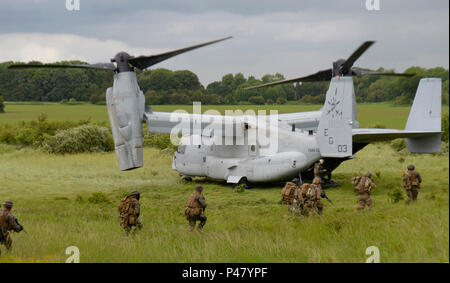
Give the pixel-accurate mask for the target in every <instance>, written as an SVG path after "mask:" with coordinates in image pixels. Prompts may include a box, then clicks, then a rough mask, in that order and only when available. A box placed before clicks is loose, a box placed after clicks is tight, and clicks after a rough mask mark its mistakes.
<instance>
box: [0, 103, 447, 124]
mask: <svg viewBox="0 0 450 283" xmlns="http://www.w3.org/2000/svg"><path fill="white" fill-rule="evenodd" d="M321 107H322V105H231V106H230V105H204V106H202V111H203V112H204V111H206V110H209V109H215V110H217V111H219V112H221V113H222V114H224V113H225V110H235V109H241V110H242V111H246V110H247V109H253V110H255V111H257V110H270V109H276V110H278V111H279V113H280V114H282V113H292V112H302V111H315V110H319V109H320V108H321ZM177 109H183V110H186V111H189V112H192V106H189V105H156V106H153V110H154V111H162V112H172V111H174V110H177ZM409 109H410V106H393V105H391V104H388V103H368V104H364V103H361V104H358V121H359V122H360V124H361V127H372V126H375V125H376V124H378V125H382V126H385V127H391V128H396V129H402V128H403V127H404V126H405V124H406V120H407V118H408V114H409ZM5 110H6V113H3V114H0V123H15V122H17V121H21V120H33V119H36V117H37V116H38V115H39V114H41V113H45V114H47V116H48V118H49V120H82V119H88V118H90V119H91V120H92V121H94V122H101V121H107V120H108V113H107V110H106V106H104V105H92V104H82V105H63V104H59V103H25V102H22V103H14V102H7V103H6V108H5ZM442 110H443V113H448V111H449V107H448V106H444V107H443V108H442Z"/></svg>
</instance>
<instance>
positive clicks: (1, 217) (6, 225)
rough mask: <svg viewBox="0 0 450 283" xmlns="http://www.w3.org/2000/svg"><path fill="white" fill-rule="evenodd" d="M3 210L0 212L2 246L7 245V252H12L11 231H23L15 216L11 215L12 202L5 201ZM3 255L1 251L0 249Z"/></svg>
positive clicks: (0, 242) (0, 241)
mask: <svg viewBox="0 0 450 283" xmlns="http://www.w3.org/2000/svg"><path fill="white" fill-rule="evenodd" d="M3 207H4V208H3V209H2V210H0V245H5V247H6V250H7V251H9V250H11V245H12V239H11V235H10V233H9V231H14V232H20V231H22V230H23V227H22V225H20V224H19V222H18V221H17V219H16V218H15V217H14V215H12V214H11V209H12V207H13V203H12V201H9V200H7V201H5V202H4V203H3ZM0 254H1V249H0Z"/></svg>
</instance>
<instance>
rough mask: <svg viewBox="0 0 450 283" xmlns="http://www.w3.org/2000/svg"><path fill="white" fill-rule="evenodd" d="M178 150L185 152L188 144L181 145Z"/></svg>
mask: <svg viewBox="0 0 450 283" xmlns="http://www.w3.org/2000/svg"><path fill="white" fill-rule="evenodd" d="M177 151H178V153H181V154H184V153H185V152H186V145H179V146H178V150H177Z"/></svg>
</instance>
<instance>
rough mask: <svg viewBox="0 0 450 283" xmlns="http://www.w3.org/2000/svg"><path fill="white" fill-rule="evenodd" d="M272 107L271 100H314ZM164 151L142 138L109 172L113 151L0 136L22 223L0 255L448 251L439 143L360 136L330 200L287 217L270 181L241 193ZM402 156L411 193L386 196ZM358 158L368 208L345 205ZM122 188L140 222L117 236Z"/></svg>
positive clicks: (9, 189)
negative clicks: (185, 174) (129, 159)
mask: <svg viewBox="0 0 450 283" xmlns="http://www.w3.org/2000/svg"><path fill="white" fill-rule="evenodd" d="M183 107H186V106H183ZM277 107H279V108H280V112H289V111H303V110H314V109H319V106H307V108H305V106H292V105H286V106H281V107H280V106H277ZM314 107H315V108H314ZM364 107H367V109H365V110H363V111H361V109H364ZM69 108H70V109H69ZM174 108H175V109H176V108H177V106H170V107H169V106H161V107H155V110H158V111H170V110H171V109H174ZM46 109H47V110H46ZM292 109H295V110H292ZM6 111H7V113H5V114H0V121H2V122H3V121H5V120H7V121H9V122H14V121H17V120H21V119H34V118H35V116H36V115H37V114H39V113H41V112H46V111H48V112H47V113H48V115H49V118H50V119H61V120H66V119H85V118H87V117H91V118H92V119H93V120H98V121H100V120H105V119H106V118H107V117H106V109H105V107H104V106H93V105H80V106H62V105H58V107H55V105H54V104H44V105H17V104H14V105H12V104H8V105H7V108H6ZM27 111H29V112H30V113H29V115H30V116H26V117H25V116H24V114H23V113H25V112H27ZM408 111H409V108H408V107H390V106H388V105H384V104H380V105H379V104H376V105H360V106H359V114H360V118H359V119H360V120H361V124H362V125H363V126H370V125H374V124H376V123H379V124H384V125H386V126H388V127H402V126H403V124H404V123H405V121H406V117H407V114H408ZM446 111H448V107H447V108H446ZM21 113H22V114H21ZM27 113H28V112H27ZM31 113H33V114H31ZM85 115H87V116H85ZM5 117H6V118H5ZM387 117H391V118H387ZM4 119H5V120H4ZM394 120H395V121H394ZM171 158H172V155H171V153H170V152H167V151H159V150H157V149H154V148H145V150H144V162H145V166H144V167H143V168H140V169H137V170H133V171H127V172H121V171H119V170H118V165H117V160H116V157H115V154H114V153H107V154H100V153H96V154H77V155H65V156H59V155H49V154H47V153H44V152H41V151H39V150H33V149H30V148H23V149H17V148H16V147H14V146H7V145H1V144H0V180H1V181H0V200H5V199H11V200H13V201H14V202H15V207H14V210H13V213H14V214H15V215H16V216H17V217H18V218H19V220H20V221H21V223H22V224H23V225H24V226H25V229H26V230H27V233H19V234H13V235H12V237H13V241H14V243H13V250H12V252H11V253H9V254H5V253H4V247H3V246H0V249H2V251H3V254H2V256H0V262H64V261H65V260H66V258H67V257H68V256H67V255H66V254H65V250H66V248H67V247H69V246H77V247H78V248H79V249H80V253H81V254H80V258H81V262H364V261H365V260H366V258H367V256H366V255H365V250H366V248H367V247H369V246H377V247H378V248H379V250H380V259H381V262H448V260H449V157H448V154H442V155H412V154H400V153H398V152H395V151H394V150H393V149H392V148H391V147H390V146H389V145H387V144H373V145H369V146H368V147H366V148H365V149H364V150H362V151H361V152H359V153H358V155H357V158H355V159H353V160H350V161H347V162H344V163H343V165H342V166H341V167H339V168H338V169H337V170H336V171H335V173H334V178H335V180H336V181H338V182H341V183H342V184H343V185H342V186H341V187H339V188H333V189H329V190H328V191H327V194H328V196H329V197H330V198H331V199H332V200H333V203H334V204H330V203H327V202H326V201H325V202H324V205H325V209H324V215H323V216H321V217H319V216H315V217H309V218H295V217H293V216H292V215H290V214H289V213H288V211H287V209H286V207H285V206H283V205H281V204H280V198H281V194H280V192H281V186H282V184H279V185H278V184H274V185H270V186H266V187H260V186H258V187H255V188H253V189H250V190H247V191H245V192H242V193H237V192H234V191H233V189H232V188H231V187H230V186H227V185H226V184H224V183H219V182H211V181H207V180H204V179H195V180H194V182H193V183H187V184H186V183H182V182H180V179H179V176H178V175H177V173H176V172H175V171H173V170H171ZM409 163H414V164H415V165H416V167H417V169H418V171H419V172H420V173H421V174H422V177H423V179H424V182H423V186H422V189H421V192H420V194H419V201H418V202H417V203H415V204H412V205H409V206H407V205H405V204H404V201H400V202H399V203H392V202H391V201H390V199H389V197H388V192H390V191H391V190H393V189H395V188H400V187H401V175H402V172H403V170H404V169H405V167H406V165H407V164H409ZM368 169H370V170H372V172H374V174H375V175H376V176H375V177H374V180H375V182H376V183H377V186H378V187H377V189H376V190H375V192H374V195H373V200H374V209H373V210H372V211H371V212H361V213H355V212H354V211H353V207H354V206H355V204H356V196H355V195H354V193H353V189H352V187H351V185H350V178H351V177H352V176H354V174H357V173H363V172H365V171H366V170H368ZM195 184H203V185H204V187H205V196H206V199H207V201H208V208H207V211H206V214H207V216H208V222H207V224H206V226H205V230H204V231H203V232H202V233H198V232H192V233H189V232H188V227H187V221H186V220H185V219H184V215H183V212H184V208H185V203H186V200H187V197H188V196H189V194H190V193H191V192H192V191H193V187H194V185H195ZM133 189H138V190H140V191H141V192H142V199H141V203H142V221H143V223H144V229H143V230H142V231H141V232H140V233H139V234H137V235H136V236H134V237H129V238H127V237H124V236H123V235H122V231H121V229H120V227H119V219H118V213H117V205H118V202H119V200H120V198H121V196H123V195H124V194H125V193H127V192H129V191H131V190H133Z"/></svg>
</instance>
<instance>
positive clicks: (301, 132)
mask: <svg viewBox="0 0 450 283" xmlns="http://www.w3.org/2000/svg"><path fill="white" fill-rule="evenodd" d="M440 97H441V80H440V79H422V80H421V82H420V85H419V88H418V91H417V95H416V98H415V100H414V103H413V106H412V109H411V112H410V115H409V118H408V123H407V126H406V128H405V129H404V130H395V129H361V128H359V123H358V121H357V119H356V100H355V94H354V89H353V80H352V77H340V78H333V79H332V81H331V84H330V88H329V90H328V92H327V94H326V102H325V104H324V106H323V108H322V109H321V110H320V111H312V112H303V113H302V112H300V113H289V114H281V115H278V116H277V121H278V123H277V125H275V126H274V125H271V126H270V127H269V131H270V130H274V128H276V131H277V144H278V146H277V148H276V149H275V150H274V151H270V150H269V151H265V152H264V153H262V147H260V145H259V142H258V140H256V142H254V143H246V144H244V145H214V144H212V142H211V141H209V140H215V139H216V137H214V135H204V136H202V137H201V139H202V143H201V144H195V145H193V142H192V141H193V140H194V139H195V138H197V139H200V137H196V136H195V135H189V136H184V137H183V138H182V139H181V141H180V145H179V147H178V150H177V152H175V155H174V158H173V163H172V168H173V169H174V170H176V171H178V172H179V173H180V174H181V175H183V176H189V177H194V176H205V177H209V178H213V179H219V180H226V181H227V182H228V183H234V184H236V183H247V182H250V183H253V182H269V181H279V180H290V179H292V178H294V177H300V178H301V179H303V180H306V179H309V180H311V179H312V177H313V170H311V169H312V167H313V165H314V163H315V162H317V161H318V160H319V159H320V158H324V159H325V164H324V165H325V167H326V168H327V170H329V171H330V172H331V171H333V170H334V169H335V168H337V167H338V166H339V164H341V163H342V162H343V161H345V160H348V159H350V158H353V157H354V154H355V153H356V152H357V151H359V150H361V149H362V148H364V147H365V146H366V145H367V144H369V143H370V142H373V141H385V140H392V139H396V138H406V142H407V145H408V148H409V149H410V151H412V152H416V153H432V152H439V151H440V147H441V144H440V142H441V141H440V131H441V128H440V127H441V125H440V112H441V109H440V107H441V104H440ZM189 115H190V114H189ZM240 118H241V119H243V117H240ZM146 119H147V123H148V128H149V131H152V132H166V133H168V132H169V129H173V128H174V127H176V125H174V124H173V123H170V122H169V119H168V118H167V116H165V115H164V113H161V112H154V113H146ZM190 119H191V120H195V119H196V117H195V115H190ZM224 119H226V118H224ZM229 119H231V118H229ZM244 120H245V119H244ZM163 121H164V122H163ZM234 124H235V126H237V127H242V128H243V131H244V135H245V133H246V131H250V130H251V128H252V126H253V127H256V128H258V125H252V124H250V125H247V126H246V124H245V122H244V123H242V122H234ZM152 125H153V126H152ZM184 127H186V128H192V123H191V125H185V126H184ZM205 127H207V125H203V124H202V129H203V128H205ZM205 144H206V145H205ZM209 144H212V145H209Z"/></svg>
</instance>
